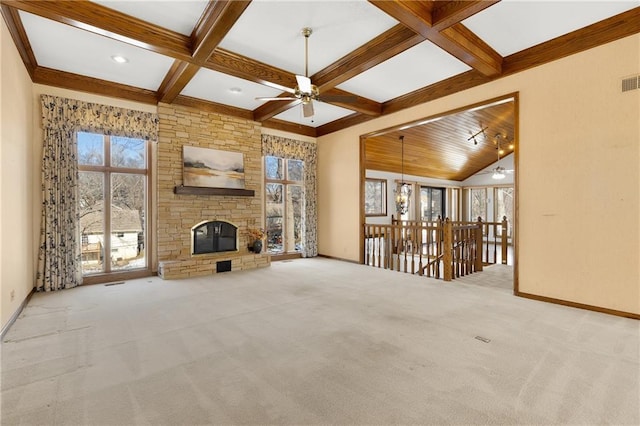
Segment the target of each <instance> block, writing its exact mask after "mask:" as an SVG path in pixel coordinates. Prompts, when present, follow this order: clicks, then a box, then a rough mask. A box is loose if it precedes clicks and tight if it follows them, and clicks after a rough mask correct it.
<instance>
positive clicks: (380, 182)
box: [364, 178, 387, 216]
mask: <svg viewBox="0 0 640 426" xmlns="http://www.w3.org/2000/svg"><path fill="white" fill-rule="evenodd" d="M364 214H365V215H366V216H386V215H387V181H386V180H384V179H373V178H367V179H366V181H365V183H364Z"/></svg>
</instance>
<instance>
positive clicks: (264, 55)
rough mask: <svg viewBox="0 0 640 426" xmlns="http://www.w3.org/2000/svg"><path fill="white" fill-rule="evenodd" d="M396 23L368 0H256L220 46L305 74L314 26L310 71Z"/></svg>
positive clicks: (317, 68)
mask: <svg viewBox="0 0 640 426" xmlns="http://www.w3.org/2000/svg"><path fill="white" fill-rule="evenodd" d="M395 24H397V22H396V21H395V20H394V19H393V18H391V17H389V16H388V15H386V14H385V13H383V12H381V11H380V10H379V9H378V8H376V7H375V6H372V5H370V4H369V3H367V2H366V1H362V0H358V1H333V2H308V1H300V2H292V1H253V2H252V3H251V4H250V5H249V7H247V10H245V12H244V13H243V14H242V16H241V17H240V19H238V21H237V22H236V24H235V25H234V26H233V28H232V29H231V31H229V33H228V34H227V36H226V37H225V38H224V40H222V43H221V44H220V47H222V48H224V49H227V50H230V51H232V52H235V53H238V54H240V55H243V56H246V57H249V58H253V59H256V60H258V61H260V62H263V63H265V64H269V65H272V66H275V67H278V68H280V69H283V70H286V71H289V72H292V73H294V74H301V75H302V74H304V36H303V35H302V34H301V30H302V28H305V27H309V28H311V29H312V30H313V34H312V35H311V36H310V37H309V75H313V74H314V73H316V72H318V71H320V70H321V69H323V68H324V67H326V66H327V65H329V64H331V63H333V62H335V61H336V60H337V59H340V58H341V57H343V56H345V55H347V54H348V53H349V52H351V51H353V50H355V49H357V48H358V47H360V46H362V45H363V44H365V43H366V42H367V41H369V40H370V39H372V38H374V37H376V36H377V35H379V34H380V33H383V32H384V31H386V30H387V29H389V28H391V27H393V26H394V25H395Z"/></svg>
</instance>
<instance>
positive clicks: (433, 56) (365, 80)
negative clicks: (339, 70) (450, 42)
mask: <svg viewBox="0 0 640 426" xmlns="http://www.w3.org/2000/svg"><path fill="white" fill-rule="evenodd" d="M469 69H470V67H469V66H468V65H467V64H465V63H464V62H461V61H459V60H458V59H456V58H455V57H453V56H451V55H450V54H448V53H447V52H445V51H444V50H442V49H440V48H439V47H437V46H435V45H434V44H432V43H431V42H428V41H425V42H422V43H420V44H418V45H416V46H414V47H412V48H411V49H408V50H405V51H404V52H402V53H400V54H399V55H396V56H394V57H393V58H391V59H390V60H388V61H386V62H383V63H382V64H380V65H378V66H376V67H373V68H371V69H370V70H368V71H365V72H363V73H362V74H358V75H357V76H356V77H354V78H352V79H350V80H347V81H346V82H344V83H342V84H340V85H339V86H338V87H339V88H340V89H343V90H346V91H348V92H352V93H355V94H357V95H360V96H363V97H365V98H369V99H373V100H374V101H377V102H386V101H388V100H390V99H393V98H396V97H398V96H401V95H404V94H406V93H409V92H411V91H414V90H417V89H420V88H422V87H424V86H428V85H430V84H433V83H436V82H438V81H440V80H443V79H445V78H449V77H453V76H454V75H457V74H460V73H463V72H465V71H468V70H469Z"/></svg>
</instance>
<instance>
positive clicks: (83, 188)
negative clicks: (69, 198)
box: [78, 172, 104, 274]
mask: <svg viewBox="0 0 640 426" xmlns="http://www.w3.org/2000/svg"><path fill="white" fill-rule="evenodd" d="M103 176H104V175H103V174H102V173H94V172H80V175H79V180H78V193H79V202H78V205H79V211H80V235H81V239H82V247H81V253H82V273H83V274H91V273H96V272H103V271H104V265H103V259H104V201H103V200H104V178H103Z"/></svg>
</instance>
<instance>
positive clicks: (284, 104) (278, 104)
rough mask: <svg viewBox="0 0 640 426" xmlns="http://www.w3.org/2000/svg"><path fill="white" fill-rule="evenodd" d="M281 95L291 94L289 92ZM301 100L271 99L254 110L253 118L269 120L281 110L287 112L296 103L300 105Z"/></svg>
mask: <svg viewBox="0 0 640 426" xmlns="http://www.w3.org/2000/svg"><path fill="white" fill-rule="evenodd" d="M281 96H290V95H289V94H288V93H285V94H282V95H281ZM299 104H300V101H299V100H295V101H270V102H267V103H265V104H263V105H260V106H259V107H258V108H256V109H254V110H253V119H254V120H255V121H265V120H269V119H271V118H273V117H275V116H276V115H278V114H280V113H281V112H285V111H286V110H288V109H291V108H293V107H294V106H296V105H299Z"/></svg>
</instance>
